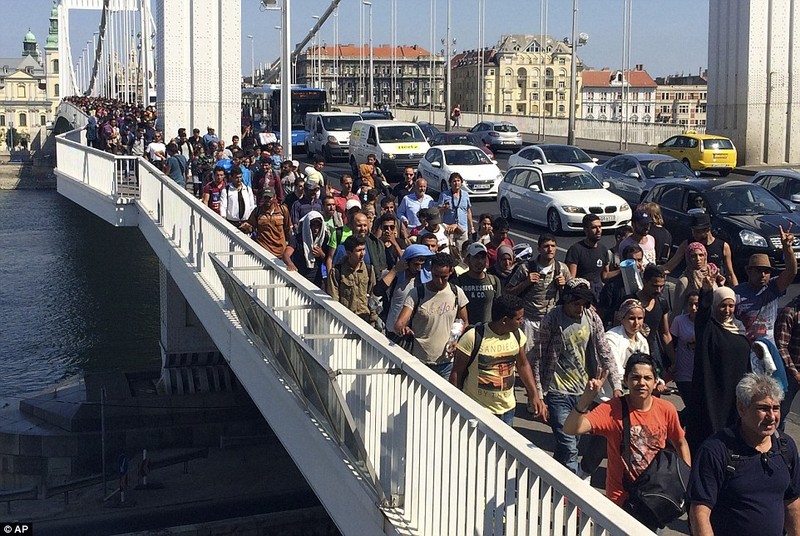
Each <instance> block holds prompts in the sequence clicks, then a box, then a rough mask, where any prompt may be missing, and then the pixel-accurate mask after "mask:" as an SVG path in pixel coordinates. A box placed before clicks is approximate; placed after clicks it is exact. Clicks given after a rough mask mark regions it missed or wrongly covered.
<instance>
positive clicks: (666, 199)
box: [656, 186, 683, 211]
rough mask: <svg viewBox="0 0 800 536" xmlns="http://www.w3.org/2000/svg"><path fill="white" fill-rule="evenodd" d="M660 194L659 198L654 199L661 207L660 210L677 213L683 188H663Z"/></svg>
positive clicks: (681, 199) (679, 208)
mask: <svg viewBox="0 0 800 536" xmlns="http://www.w3.org/2000/svg"><path fill="white" fill-rule="evenodd" d="M661 192H662V193H661V196H660V197H656V199H658V204H659V205H661V207H662V208H668V209H672V210H678V211H680V210H681V208H682V201H683V188H681V187H679V186H665V187H664V189H663V190H661Z"/></svg>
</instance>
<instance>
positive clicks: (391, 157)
mask: <svg viewBox="0 0 800 536" xmlns="http://www.w3.org/2000/svg"><path fill="white" fill-rule="evenodd" d="M383 156H385V157H386V158H388V159H389V160H394V159H395V158H396V157H397V155H394V154H385V155H383Z"/></svg>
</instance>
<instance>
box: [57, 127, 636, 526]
mask: <svg viewBox="0 0 800 536" xmlns="http://www.w3.org/2000/svg"><path fill="white" fill-rule="evenodd" d="M57 143H58V150H59V153H58V154H59V171H60V172H61V173H62V174H66V175H69V176H71V177H73V178H74V179H75V180H78V181H82V182H85V183H86V184H87V185H90V186H92V187H95V188H99V189H101V190H103V191H105V192H107V193H109V194H113V192H114V191H115V189H116V188H117V185H116V178H115V173H114V171H113V170H114V169H115V166H114V164H113V163H107V160H109V159H110V160H115V158H114V157H113V156H111V155H102V156H101V155H98V154H97V153H98V151H94V150H92V149H89V148H87V147H85V146H81V145H80V144H77V143H75V142H71V141H70V140H68V139H66V138H65V137H64V136H60V137H59V138H58V139H57ZM95 159H97V160H100V161H102V166H104V167H103V168H102V169H103V170H104V173H103V174H102V175H98V176H93V177H91V179H89V176H90V175H93V173H90V169H95V168H93V166H96V167H100V166H101V164H99V163H95V162H94V160H95ZM138 176H139V186H140V191H139V198H138V201H137V204H138V206H139V209H140V211H139V212H140V216H139V217H140V218H143V217H149V218H151V219H152V220H153V221H154V222H155V223H157V224H158V225H159V226H160V227H161V229H162V232H163V233H164V235H165V236H166V237H167V238H169V239H170V240H171V243H172V244H173V248H174V250H175V251H176V252H177V253H178V254H179V256H180V257H181V258H182V259H183V260H184V261H185V262H186V263H187V265H188V266H189V267H190V268H191V269H192V270H193V271H195V272H196V273H197V274H198V275H199V276H200V277H201V278H202V280H203V281H204V283H205V285H206V288H207V289H208V292H209V293H212V294H213V295H215V297H216V299H218V300H220V303H224V298H225V292H224V289H223V285H222V282H221V281H220V279H219V276H218V275H217V273H216V271H215V269H214V266H213V264H212V262H210V255H211V254H218V253H224V252H228V253H230V255H228V258H229V263H230V264H229V267H230V268H231V270H233V271H234V272H235V273H236V275H237V277H238V278H239V279H240V280H241V281H242V282H243V283H244V284H245V285H248V286H249V290H248V291H249V292H251V293H253V294H254V295H255V296H256V297H257V298H258V299H259V300H260V301H261V302H263V303H264V304H267V306H270V307H274V312H275V314H277V315H278V316H279V317H280V319H281V320H282V321H283V322H284V323H285V324H286V325H287V326H288V327H289V329H290V330H291V331H292V332H293V333H295V334H298V335H300V336H301V337H302V338H303V341H304V343H305V344H306V345H307V346H308V347H310V348H311V349H313V351H314V352H315V353H316V355H317V358H318V360H319V361H320V362H321V363H323V364H324V365H326V366H328V367H330V368H331V369H333V370H343V371H345V372H344V373H342V374H340V375H338V376H337V379H336V380H337V382H338V384H339V386H340V388H341V390H342V392H343V393H344V397H345V400H346V402H347V405H348V408H349V410H350V412H351V414H352V415H353V418H354V420H355V422H356V425H357V427H358V429H359V431H360V432H361V436H362V438H363V440H364V444H365V447H366V451H367V454H368V456H369V458H370V460H371V462H372V465H373V467H374V471H375V473H376V475H377V479H378V481H379V482H380V485H381V486H382V489H383V492H384V494H385V495H386V497H387V498H390V500H391V502H390V503H389V504H387V505H385V506H384V507H385V508H386V510H387V511H389V510H391V512H392V514H393V516H394V518H396V517H398V516H399V517H400V518H401V519H402V520H403V522H404V529H405V530H406V531H409V532H413V533H417V534H448V535H451V534H452V535H460V534H486V535H488V534H495V535H500V534H503V535H509V536H510V535H529V534H540V535H545V534H553V535H558V536H563V535H567V536H574V535H581V536H583V535H590V534H591V535H605V534H613V535H623V534H637V535H639V534H648V533H649V532H648V531H647V529H646V528H645V527H644V526H643V525H641V524H640V523H638V522H637V521H635V520H634V519H633V518H631V517H630V516H628V515H627V514H626V513H624V512H623V511H622V510H621V509H619V508H617V507H616V506H615V505H613V504H612V503H611V502H610V501H608V500H607V499H606V498H605V497H604V496H602V495H601V494H600V493H598V492H597V491H596V490H594V489H593V488H591V487H590V486H589V485H588V484H587V483H585V482H583V481H582V480H580V479H579V478H577V477H576V476H575V475H573V474H572V473H571V472H569V471H568V470H567V469H565V468H564V467H563V466H561V465H560V464H559V463H557V462H556V461H555V460H553V458H552V457H551V456H550V455H548V454H547V453H546V452H545V451H543V450H541V449H539V448H538V447H536V446H535V445H533V444H531V443H530V442H529V441H528V440H526V439H525V438H523V437H522V436H521V435H520V434H519V433H517V432H515V431H513V430H512V429H511V428H509V427H508V426H506V425H505V424H503V423H502V422H501V421H500V420H499V419H497V418H496V417H495V416H493V415H492V414H490V413H489V412H488V411H486V410H485V409H484V408H483V407H482V406H480V405H479V404H477V403H476V402H474V401H473V400H471V399H470V398H469V397H468V396H466V395H465V394H463V393H462V392H461V391H459V390H458V389H456V388H455V387H453V386H452V385H450V384H449V383H447V382H446V381H444V380H443V379H442V378H440V377H439V376H438V375H436V374H434V373H432V372H431V371H430V370H429V369H428V368H427V367H426V366H425V365H423V364H422V363H421V362H420V361H419V360H418V359H416V358H414V357H413V356H411V355H409V354H407V353H406V352H404V351H402V350H401V349H400V348H398V347H397V346H395V345H393V344H392V343H390V342H389V340H388V339H386V338H385V337H384V336H383V335H381V334H380V333H378V332H376V331H375V330H373V329H372V328H371V327H370V326H368V325H367V324H366V323H364V322H363V321H361V320H360V319H359V318H358V317H356V316H355V315H354V314H353V313H352V312H350V311H348V310H347V309H345V308H344V307H343V306H341V305H340V304H338V303H336V302H334V301H332V300H331V299H330V298H329V297H328V296H327V295H326V294H324V293H323V292H321V291H320V290H319V289H318V288H317V287H315V286H313V285H312V284H311V283H309V282H308V281H306V280H305V279H304V278H302V277H301V276H299V275H297V273H296V272H288V271H286V270H285V268H284V265H283V263H282V262H281V261H280V260H278V259H276V258H275V257H273V256H272V255H270V254H269V253H268V252H266V251H265V250H264V249H262V248H260V247H259V246H258V245H257V244H256V243H255V242H253V241H252V240H250V239H249V238H248V237H247V236H245V235H244V234H242V233H240V232H238V231H237V230H236V229H235V228H233V227H231V226H230V225H229V224H228V223H227V222H226V221H225V220H224V219H222V218H221V217H220V216H219V215H217V214H215V213H213V212H211V211H210V210H208V209H207V208H206V207H205V206H203V205H202V204H201V203H200V202H199V201H198V200H197V199H195V198H194V197H193V196H192V195H190V194H189V193H188V192H187V191H186V190H185V189H184V188H182V187H181V186H179V185H177V184H176V183H174V182H173V181H172V180H171V179H169V178H168V177H166V176H165V175H163V174H162V173H161V172H159V171H158V170H156V169H155V168H154V167H153V166H151V165H150V164H149V163H147V162H145V161H144V160H142V159H139V160H138ZM103 181H105V183H104V189H103ZM237 270H241V271H237ZM263 366H269V365H267V364H266V362H265V363H263ZM390 368H399V369H401V370H402V374H385V373H382V371H385V370H386V369H390ZM355 370H358V371H364V372H366V373H359V374H353V373H351V372H347V371H355ZM289 448H291V447H289ZM343 463H344V462H343ZM300 469H301V471H302V470H303V468H302V467H301V468H300Z"/></svg>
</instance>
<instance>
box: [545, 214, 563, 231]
mask: <svg viewBox="0 0 800 536" xmlns="http://www.w3.org/2000/svg"><path fill="white" fill-rule="evenodd" d="M547 229H548V230H549V231H550V232H551V233H553V234H554V235H557V234H559V233H561V229H562V228H561V216H559V215H558V211H557V210H556V209H554V208H551V209H550V210H549V211H548V212H547Z"/></svg>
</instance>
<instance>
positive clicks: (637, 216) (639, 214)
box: [633, 210, 653, 223]
mask: <svg viewBox="0 0 800 536" xmlns="http://www.w3.org/2000/svg"><path fill="white" fill-rule="evenodd" d="M633 221H634V222H636V223H652V222H653V218H651V217H650V214H648V213H647V212H645V211H644V210H637V211H636V212H634V213H633Z"/></svg>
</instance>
